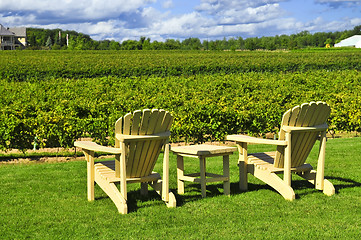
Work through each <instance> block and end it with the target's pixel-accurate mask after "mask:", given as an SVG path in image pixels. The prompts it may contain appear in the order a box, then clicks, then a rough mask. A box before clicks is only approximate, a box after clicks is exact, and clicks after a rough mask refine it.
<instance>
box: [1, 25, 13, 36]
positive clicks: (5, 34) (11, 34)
mask: <svg viewBox="0 0 361 240" xmlns="http://www.w3.org/2000/svg"><path fill="white" fill-rule="evenodd" d="M0 36H15V33H13V32H10V31H9V30H8V29H7V28H6V27H4V26H3V25H1V24H0Z"/></svg>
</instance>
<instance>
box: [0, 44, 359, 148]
mask: <svg viewBox="0 0 361 240" xmlns="http://www.w3.org/2000/svg"><path fill="white" fill-rule="evenodd" d="M360 71H361V51H357V50H355V49H350V50H330V51H326V50H324V51H305V52H302V51H295V52H282V51H281V52H257V51H253V52H207V51H197V52H193V51H78V52H77V51H2V52H0V81H1V83H0V92H1V93H2V94H1V96H0V149H2V150H7V149H11V148H19V149H28V148H32V146H33V144H34V141H35V142H36V143H37V144H38V146H40V147H58V146H61V147H71V146H73V142H74V140H76V139H78V138H80V137H91V138H93V139H95V140H96V141H98V142H100V143H102V144H112V143H113V142H114V139H113V136H114V123H115V121H116V119H117V118H119V117H120V116H122V115H124V114H125V113H127V112H130V111H134V110H136V109H144V108H150V109H152V108H163V109H166V110H168V111H170V112H171V113H172V114H173V116H174V117H175V120H174V124H173V126H172V137H171V140H172V141H191V142H204V141H210V140H222V139H224V137H225V135H227V134H234V133H237V132H242V133H246V134H253V135H254V134H261V135H262V134H265V133H267V132H277V131H278V129H277V128H278V126H279V124H280V120H281V118H282V114H283V112H284V111H285V110H287V109H288V108H290V107H293V106H294V105H297V104H301V103H303V102H308V101H319V100H321V101H326V102H327V103H328V104H329V105H330V106H331V109H332V112H331V116H330V119H329V125H330V129H332V130H334V131H336V132H337V131H361V107H360V105H361V95H360V93H361V74H360Z"/></svg>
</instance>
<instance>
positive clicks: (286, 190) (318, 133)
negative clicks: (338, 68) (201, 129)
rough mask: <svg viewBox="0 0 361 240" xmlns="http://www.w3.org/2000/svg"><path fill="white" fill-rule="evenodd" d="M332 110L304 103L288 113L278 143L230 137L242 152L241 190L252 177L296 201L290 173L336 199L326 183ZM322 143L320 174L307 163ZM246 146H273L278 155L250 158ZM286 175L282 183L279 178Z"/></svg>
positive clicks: (320, 105) (320, 149) (240, 154)
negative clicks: (327, 142) (254, 144)
mask: <svg viewBox="0 0 361 240" xmlns="http://www.w3.org/2000/svg"><path fill="white" fill-rule="evenodd" d="M329 114H330V107H329V105H327V104H326V103H324V102H311V103H304V104H302V105H301V106H296V107H294V108H293V109H290V110H288V111H287V112H286V113H285V114H284V115H283V119H282V124H281V128H280V132H279V140H268V139H259V138H254V137H249V136H244V135H229V136H227V140H231V141H235V142H236V143H237V146H238V150H239V162H238V163H239V174H240V182H239V184H240V189H241V190H247V173H251V174H253V175H254V176H255V177H257V178H259V179H260V180H262V181H263V182H265V183H267V184H268V185H270V186H271V187H273V188H274V189H275V190H276V191H278V192H279V193H280V194H281V195H282V196H283V197H284V198H285V199H287V200H294V199H295V193H294V191H293V189H292V187H291V173H292V172H294V173H296V174H298V175H299V176H301V177H303V178H305V179H306V180H308V181H309V182H311V183H312V184H314V185H315V187H316V189H319V190H323V192H324V194H326V195H329V196H331V195H333V194H334V193H335V188H334V187H333V185H332V183H331V182H329V181H328V180H326V179H324V164H325V148H326V130H327V128H328V125H327V124H326V121H327V118H328V117H329ZM317 139H319V140H320V148H319V156H318V163H317V172H316V171H315V170H313V168H312V166H311V165H310V164H305V161H306V159H307V157H308V155H309V153H310V151H311V149H312V147H313V146H314V144H315V142H316V140H317ZM247 143H259V144H272V145H276V146H277V150H276V151H275V152H265V153H255V154H247ZM278 173H283V174H284V178H283V180H282V179H281V178H280V177H279V176H278V175H277V174H278Z"/></svg>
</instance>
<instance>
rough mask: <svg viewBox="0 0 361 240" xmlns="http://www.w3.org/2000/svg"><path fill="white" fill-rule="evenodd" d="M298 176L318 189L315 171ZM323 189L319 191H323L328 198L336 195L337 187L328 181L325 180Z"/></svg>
mask: <svg viewBox="0 0 361 240" xmlns="http://www.w3.org/2000/svg"><path fill="white" fill-rule="evenodd" d="M297 175H299V176H300V177H302V178H304V179H306V180H307V181H309V182H310V183H312V184H313V185H315V188H316V189H318V188H317V185H316V184H315V183H316V179H317V172H316V171H315V170H311V171H309V172H303V173H301V172H300V173H297ZM322 186H323V189H318V190H322V191H323V193H324V194H326V195H327V196H332V195H334V194H335V187H334V186H333V184H332V183H331V182H330V181H328V180H327V179H323V184H322Z"/></svg>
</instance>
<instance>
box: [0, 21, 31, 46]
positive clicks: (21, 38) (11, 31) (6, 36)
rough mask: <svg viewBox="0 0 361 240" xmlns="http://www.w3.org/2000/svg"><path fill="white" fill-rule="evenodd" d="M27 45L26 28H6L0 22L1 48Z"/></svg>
mask: <svg viewBox="0 0 361 240" xmlns="http://www.w3.org/2000/svg"><path fill="white" fill-rule="evenodd" d="M19 47H20V48H24V47H26V28H23V27H21V28H5V27H4V26H3V25H1V24H0V50H14V49H16V48H19Z"/></svg>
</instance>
